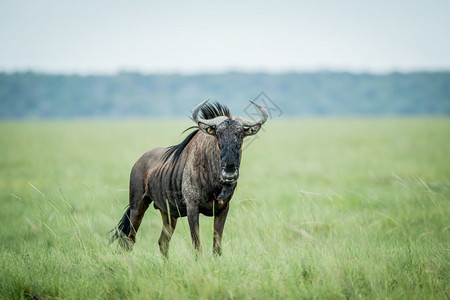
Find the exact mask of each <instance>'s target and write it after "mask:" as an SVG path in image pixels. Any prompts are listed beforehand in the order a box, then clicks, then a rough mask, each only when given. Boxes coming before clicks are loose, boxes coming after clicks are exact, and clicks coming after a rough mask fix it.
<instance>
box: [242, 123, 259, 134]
mask: <svg viewBox="0 0 450 300" xmlns="http://www.w3.org/2000/svg"><path fill="white" fill-rule="evenodd" d="M259 129H261V124H256V125H253V126H248V127H247V126H246V127H244V136H249V135H254V134H256V133H257V132H258V131H259Z"/></svg>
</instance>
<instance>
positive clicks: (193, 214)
mask: <svg viewBox="0 0 450 300" xmlns="http://www.w3.org/2000/svg"><path fill="white" fill-rule="evenodd" d="M187 218H188V223H189V229H190V230H191V238H192V244H193V245H194V248H195V250H196V251H197V252H200V251H201V247H200V237H199V232H200V231H199V212H198V207H197V206H196V205H192V206H188V207H187Z"/></svg>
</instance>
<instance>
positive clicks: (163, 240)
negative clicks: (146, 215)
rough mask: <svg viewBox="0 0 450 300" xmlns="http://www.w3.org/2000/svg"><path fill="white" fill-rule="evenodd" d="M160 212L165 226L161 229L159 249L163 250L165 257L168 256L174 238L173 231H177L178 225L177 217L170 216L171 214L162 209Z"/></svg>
mask: <svg viewBox="0 0 450 300" xmlns="http://www.w3.org/2000/svg"><path fill="white" fill-rule="evenodd" d="M160 212H161V217H162V221H163V228H162V231H161V236H160V237H159V240H158V244H159V250H161V253H162V255H164V257H168V253H169V242H170V239H171V238H172V234H173V232H174V231H175V227H176V226H177V219H176V218H173V217H169V215H168V214H167V213H165V212H163V211H162V210H160ZM169 218H170V219H169Z"/></svg>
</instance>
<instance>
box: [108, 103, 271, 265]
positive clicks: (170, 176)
mask: <svg viewBox="0 0 450 300" xmlns="http://www.w3.org/2000/svg"><path fill="white" fill-rule="evenodd" d="M207 101H208V100H205V101H203V102H202V103H200V104H199V105H197V107H195V108H194V110H193V112H192V119H193V120H194V121H195V123H196V124H197V126H198V127H197V126H195V127H193V128H196V129H195V130H194V131H193V132H192V133H191V134H189V136H187V137H186V139H185V140H184V141H182V142H181V143H180V144H178V145H175V146H172V147H167V148H155V149H152V150H150V151H148V152H146V153H145V154H144V155H142V156H141V158H139V159H138V161H137V162H136V163H135V165H134V166H133V169H132V170H131V175H130V190H129V192H130V204H129V206H128V208H127V210H126V212H125V214H124V215H123V217H122V219H121V220H120V222H119V224H118V225H117V227H116V229H115V232H114V234H113V237H112V239H111V240H112V241H114V240H115V239H117V238H119V241H120V244H121V245H122V246H124V247H125V248H126V249H128V250H131V249H132V247H133V245H134V243H135V241H136V232H137V231H138V229H139V225H140V224H141V221H142V218H143V216H144V213H145V211H146V210H147V208H148V207H149V205H150V204H151V203H152V202H153V205H154V207H155V208H156V209H158V210H159V211H160V213H161V216H162V222H163V229H162V232H161V236H160V238H159V241H158V243H159V248H160V250H161V253H162V254H163V255H164V256H165V257H167V255H168V249H169V241H170V239H171V237H172V234H173V232H174V230H175V226H176V224H177V218H179V217H184V216H187V218H188V223H189V228H190V231H191V238H192V243H193V245H194V247H195V249H196V250H197V251H199V250H200V240H199V214H200V213H202V214H204V215H206V216H214V240H213V251H214V253H215V254H219V255H220V254H221V240H222V232H223V227H224V225H225V219H226V217H227V214H228V210H229V204H230V200H231V197H232V196H233V193H234V190H235V188H236V185H237V180H238V177H239V165H240V162H241V156H242V142H243V139H244V137H247V136H251V135H254V134H256V133H257V132H258V131H259V129H260V128H261V125H262V124H264V122H266V120H267V118H268V113H267V111H266V110H265V109H264V108H263V107H262V106H260V105H258V104H256V103H255V102H253V101H251V102H252V103H253V105H255V106H256V108H257V109H258V110H259V112H260V114H261V117H260V118H259V120H257V121H250V120H246V119H243V118H239V117H232V116H231V114H230V111H229V110H228V108H227V107H225V106H223V105H221V104H219V103H217V102H216V103H214V104H209V103H206V102H207Z"/></svg>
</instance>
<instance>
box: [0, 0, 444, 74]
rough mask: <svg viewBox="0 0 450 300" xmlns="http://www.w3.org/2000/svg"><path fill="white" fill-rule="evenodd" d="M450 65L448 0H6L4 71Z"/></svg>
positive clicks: (1, 1)
mask: <svg viewBox="0 0 450 300" xmlns="http://www.w3.org/2000/svg"><path fill="white" fill-rule="evenodd" d="M449 69H450V1H448V0H444V1H433V0H430V1H426V0H425V1H416V0H406V1H405V0H394V1H384V0H380V1H379V0H376V1H375V0H372V1H347V0H335V1H302V0H298V1H283V0H277V1H233V0H231V1H230V0H228V1H220V2H219V1H149V0H148V1H145V0H143V1H141V0H135V1H124V0H120V1H116V0H100V1H99V0H91V1H81V0H77V1H64V0H53V1H51V0H29V1H24V0H0V71H14V70H35V71H45V72H64V73H83V74H86V73H91V72H94V73H112V72H117V71H121V70H126V71H141V72H145V73H154V72H158V73H173V72H177V73H199V72H221V71H229V70H238V71H266V72H282V71H315V70H339V71H344V70H346V71H352V72H366V71H368V72H389V71H394V70H396V71H412V70H449Z"/></svg>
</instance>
